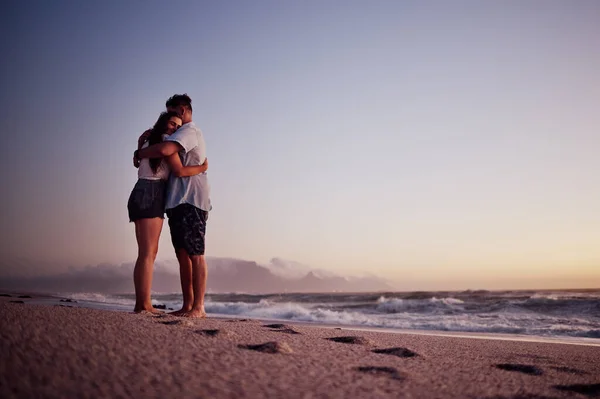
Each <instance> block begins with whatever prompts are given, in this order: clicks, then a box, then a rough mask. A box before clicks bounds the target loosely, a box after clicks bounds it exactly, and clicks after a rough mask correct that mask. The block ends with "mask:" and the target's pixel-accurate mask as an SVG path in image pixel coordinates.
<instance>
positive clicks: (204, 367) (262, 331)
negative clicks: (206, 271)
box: [0, 295, 600, 399]
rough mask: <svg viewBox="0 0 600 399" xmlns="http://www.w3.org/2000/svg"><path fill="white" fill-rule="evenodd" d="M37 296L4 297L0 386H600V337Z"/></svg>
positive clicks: (137, 391) (529, 394)
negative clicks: (196, 311) (81, 302)
mask: <svg viewBox="0 0 600 399" xmlns="http://www.w3.org/2000/svg"><path fill="white" fill-rule="evenodd" d="M13 301H21V302H22V303H18V302H13ZM34 301H35V298H18V297H17V296H15V295H13V296H11V297H0V320H1V322H0V323H1V326H0V359H1V360H0V397H2V398H30V397H42V398H73V397H78V398H88V397H89V398H117V397H121V398H130V397H135V398H139V397H150V398H181V397H185V398H188V397H189V398H262V397H268V398H495V399H500V398H590V397H600V361H599V360H598V359H600V347H599V346H585V345H568V344H560V343H541V342H524V341H509V340H497V339H496V340H495V339H489V340H487V339H482V338H478V339H473V338H465V337H450V336H433V335H420V334H393V333H385V332H376V331H362V330H360V331H359V330H351V329H348V328H344V329H335V328H319V327H314V326H306V325H292V324H281V323H265V322H263V321H258V320H243V319H242V320H240V319H230V320H228V319H222V318H208V319H200V320H190V319H183V318H177V317H173V316H168V315H160V316H152V315H139V314H133V313H126V312H115V311H106V310H96V309H87V308H80V307H77V306H76V304H72V303H60V305H63V306H59V305H58V304H57V305H54V306H48V305H36V304H32V303H31V302H34ZM67 306H73V307H67Z"/></svg>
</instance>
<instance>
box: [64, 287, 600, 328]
mask: <svg viewBox="0 0 600 399" xmlns="http://www.w3.org/2000/svg"><path fill="white" fill-rule="evenodd" d="M549 295H551V294H549V293H543V294H540V295H538V297H537V298H532V297H530V298H523V297H522V296H520V295H515V296H514V297H504V296H496V297H495V298H487V299H486V300H485V301H480V302H478V301H479V299H477V300H475V299H472V298H469V297H464V296H463V297H462V298H463V299H460V298H454V297H446V296H438V297H436V296H432V297H429V298H427V297H426V298H422V299H412V298H404V299H403V298H397V297H396V298H394V297H385V296H380V297H379V298H378V299H375V298H377V297H375V298H373V296H370V297H369V296H365V297H364V298H365V299H361V295H352V297H349V298H347V299H346V301H341V300H336V301H335V302H331V301H330V302H316V303H315V301H314V298H311V295H310V294H307V295H303V296H302V298H304V299H302V300H301V299H298V298H297V297H295V296H293V295H290V297H291V298H294V299H293V300H288V301H285V299H286V297H285V296H280V295H278V296H274V297H273V296H270V297H269V299H266V298H263V299H261V300H259V301H258V302H245V301H235V299H237V298H236V295H234V294H229V295H227V296H226V297H221V299H220V300H219V296H210V295H209V296H208V297H207V301H206V311H207V312H208V313H209V314H213V315H229V316H239V317H251V318H261V319H274V320H283V321H285V320H290V321H300V322H313V323H319V324H337V325H346V326H362V327H383V328H394V329H419V330H438V331H440V330H441V331H462V332H483V333H485V332H489V333H509V334H510V333H515V334H531V335H538V336H572V337H586V338H600V317H599V316H600V315H599V314H598V310H599V309H600V302H599V301H598V299H597V297H593V298H590V297H589V296H587V297H579V299H576V298H573V296H570V297H568V298H560V297H559V298H558V299H553V298H548V296H549ZM62 296H66V297H69V298H72V299H75V300H77V301H80V302H89V303H90V304H92V306H94V307H99V308H114V309H124V308H131V307H132V306H133V304H134V302H135V300H134V297H133V295H131V294H128V295H107V294H99V293H76V294H68V295H65V294H63V295H62ZM290 297H288V298H290ZM225 298H227V299H225ZM366 298H370V299H366ZM240 299H245V298H243V297H240ZM159 303H160V304H165V305H166V306H167V307H171V308H178V307H179V306H181V294H159V295H153V304H159ZM94 304H96V305H94Z"/></svg>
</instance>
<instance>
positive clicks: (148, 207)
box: [127, 179, 167, 222]
mask: <svg viewBox="0 0 600 399" xmlns="http://www.w3.org/2000/svg"><path fill="white" fill-rule="evenodd" d="M166 197H167V181H166V180H146V179H139V180H138V181H137V183H135V186H134V187H133V191H132V192H131V195H130V196H129V201H128V202H127V211H128V212H129V221H130V222H135V221H136V220H140V219H150V218H162V219H164V218H165V201H166Z"/></svg>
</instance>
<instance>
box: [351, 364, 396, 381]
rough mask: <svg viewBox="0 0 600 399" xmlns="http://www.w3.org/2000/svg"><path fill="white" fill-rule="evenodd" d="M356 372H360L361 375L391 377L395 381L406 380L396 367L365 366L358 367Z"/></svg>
mask: <svg viewBox="0 0 600 399" xmlns="http://www.w3.org/2000/svg"><path fill="white" fill-rule="evenodd" d="M356 370H358V371H360V372H361V373H366V374H372V375H377V376H384V377H390V378H392V379H394V380H402V379H404V378H403V377H402V375H401V374H400V372H399V371H398V370H397V369H395V368H394V367H379V366H363V367H357V368H356Z"/></svg>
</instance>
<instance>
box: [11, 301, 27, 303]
mask: <svg viewBox="0 0 600 399" xmlns="http://www.w3.org/2000/svg"><path fill="white" fill-rule="evenodd" d="M10 303H25V302H23V301H10Z"/></svg>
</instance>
